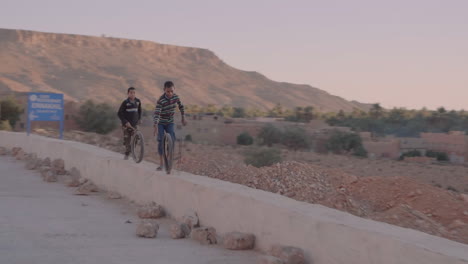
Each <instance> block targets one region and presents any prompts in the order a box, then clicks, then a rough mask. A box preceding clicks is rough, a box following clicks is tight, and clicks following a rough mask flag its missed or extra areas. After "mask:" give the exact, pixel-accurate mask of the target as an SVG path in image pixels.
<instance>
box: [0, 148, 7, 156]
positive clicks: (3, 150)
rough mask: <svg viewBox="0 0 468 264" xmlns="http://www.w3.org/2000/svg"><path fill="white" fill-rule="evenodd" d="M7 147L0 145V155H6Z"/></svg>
mask: <svg viewBox="0 0 468 264" xmlns="http://www.w3.org/2000/svg"><path fill="white" fill-rule="evenodd" d="M8 152H9V151H8V149H7V148H4V147H0V156H3V155H8Z"/></svg>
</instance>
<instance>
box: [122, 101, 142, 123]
mask: <svg viewBox="0 0 468 264" xmlns="http://www.w3.org/2000/svg"><path fill="white" fill-rule="evenodd" d="M117 115H118V116H119V118H120V121H121V122H122V126H123V125H125V124H126V123H127V122H129V123H130V124H131V125H132V126H133V127H135V126H136V125H137V124H138V121H139V120H140V119H141V101H140V99H138V98H135V100H134V101H133V103H132V102H131V101H130V99H128V98H127V99H125V100H124V101H123V102H122V104H121V105H120V108H119V112H118V113H117Z"/></svg>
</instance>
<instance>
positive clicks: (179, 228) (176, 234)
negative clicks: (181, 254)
mask: <svg viewBox="0 0 468 264" xmlns="http://www.w3.org/2000/svg"><path fill="white" fill-rule="evenodd" d="M170 232H171V237H172V238H174V239H180V238H186V237H188V236H189V235H190V228H189V227H188V226H187V224H184V223H174V224H172V225H171V226H170Z"/></svg>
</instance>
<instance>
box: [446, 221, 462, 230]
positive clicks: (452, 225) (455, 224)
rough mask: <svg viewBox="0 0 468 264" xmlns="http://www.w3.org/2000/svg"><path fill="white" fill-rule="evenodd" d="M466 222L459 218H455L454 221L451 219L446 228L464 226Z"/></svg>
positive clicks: (451, 228)
mask: <svg viewBox="0 0 468 264" xmlns="http://www.w3.org/2000/svg"><path fill="white" fill-rule="evenodd" d="M465 225H466V224H465V223H464V222H463V221H462V220H460V219H456V220H455V221H453V222H452V223H451V224H450V225H449V226H448V229H449V230H453V229H457V228H460V227H464V226H465Z"/></svg>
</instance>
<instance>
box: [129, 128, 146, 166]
mask: <svg viewBox="0 0 468 264" xmlns="http://www.w3.org/2000/svg"><path fill="white" fill-rule="evenodd" d="M129 129H130V130H131V131H132V133H131V140H130V147H131V153H132V158H133V161H135V162H136V163H140V162H141V161H142V160H143V156H144V154H145V140H144V139H143V134H142V133H141V132H140V131H139V130H138V128H134V127H129Z"/></svg>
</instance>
